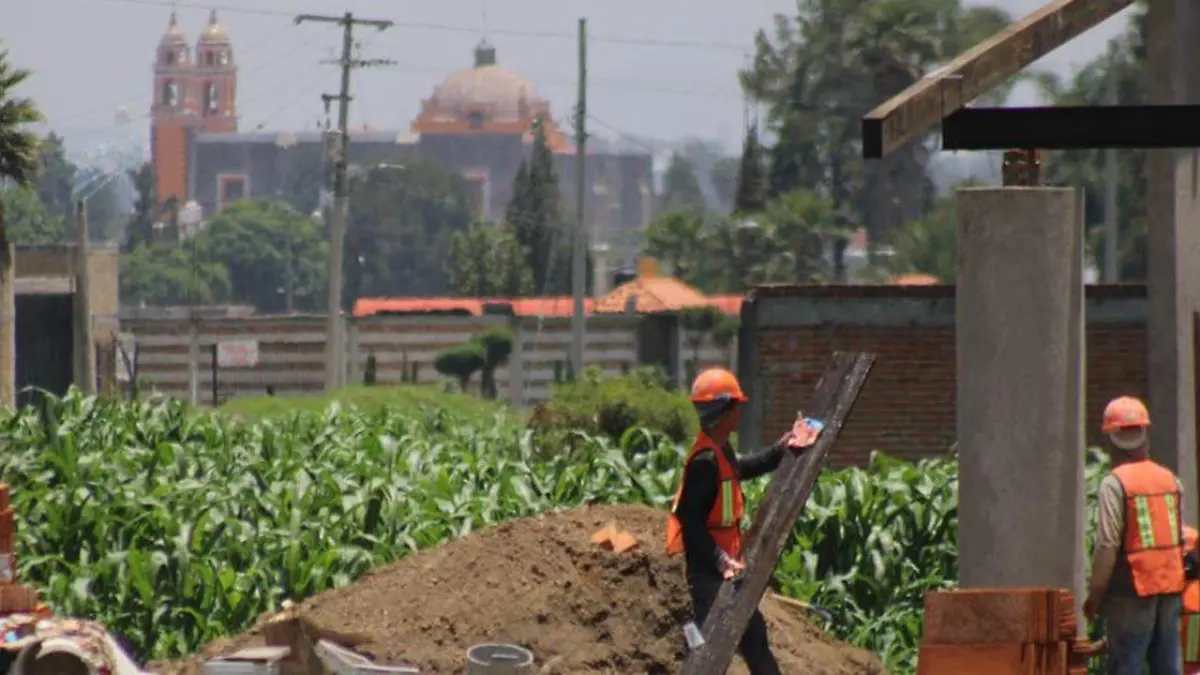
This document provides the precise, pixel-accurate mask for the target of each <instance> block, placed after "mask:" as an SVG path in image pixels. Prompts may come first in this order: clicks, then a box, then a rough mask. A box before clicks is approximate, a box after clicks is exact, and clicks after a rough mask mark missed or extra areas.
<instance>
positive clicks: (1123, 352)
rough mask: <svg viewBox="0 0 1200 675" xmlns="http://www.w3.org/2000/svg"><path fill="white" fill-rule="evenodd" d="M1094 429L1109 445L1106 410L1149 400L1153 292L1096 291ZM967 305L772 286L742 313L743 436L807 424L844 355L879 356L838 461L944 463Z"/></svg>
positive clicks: (940, 289) (905, 295)
mask: <svg viewBox="0 0 1200 675" xmlns="http://www.w3.org/2000/svg"><path fill="white" fill-rule="evenodd" d="M1085 321H1086V326H1087V328H1086V336H1085V342H1086V359H1085V361H1086V368H1085V377H1086V387H1087V389H1086V392H1087V394H1086V419H1087V427H1086V433H1087V440H1088V443H1089V445H1096V444H1099V443H1100V442H1101V438H1100V434H1099V433H1098V428H1099V424H1100V417H1101V414H1102V412H1103V408H1104V405H1105V403H1107V401H1108V400H1109V399H1110V398H1111V397H1113V396H1117V395H1120V394H1131V395H1134V396H1145V395H1146V391H1147V365H1146V329H1145V322H1146V295H1145V287H1144V286H1141V285H1121V286H1089V287H1088V288H1087V292H1086V303H1085ZM954 322H955V307H954V287H952V286H923V287H917V286H907V287H906V286H767V287H762V288H758V289H755V290H754V291H753V292H752V293H751V294H750V295H749V296H748V297H747V301H746V303H745V304H744V305H743V310H742V327H743V328H742V336H741V340H740V342H741V348H740V351H739V355H738V360H739V364H738V365H739V370H738V372H739V375H740V377H741V378H742V380H743V384H744V385H745V386H746V387H747V388H748V390H749V393H750V395H751V397H752V401H751V403H750V406H749V410H748V411H747V412H748V413H749V414H747V415H746V416H745V417H744V418H743V426H744V428H743V431H742V437H743V438H746V439H748V440H750V439H756V440H757V442H762V441H764V440H766V439H772V438H776V437H778V436H779V434H781V433H783V432H784V431H785V430H786V429H787V428H788V427H789V426H790V425H791V424H792V421H793V420H794V418H795V415H796V410H797V409H798V408H799V407H800V406H802V405H803V404H804V402H805V401H806V400H807V399H808V396H809V395H810V394H811V392H812V390H813V388H814V387H815V386H816V383H817V380H818V379H819V378H820V376H821V374H822V372H823V371H824V368H825V364H826V361H827V359H828V358H829V355H830V353H832V352H833V351H835V350H845V351H856V350H863V351H871V352H875V353H876V354H878V356H879V358H878V360H877V361H876V364H875V369H874V371H873V373H872V375H871V378H870V380H868V382H867V385H866V387H865V388H864V390H863V392H862V394H861V395H860V397H859V400H858V404H857V406H856V407H855V411H854V414H853V415H852V416H851V418H850V420H849V422H848V424H847V426H846V428H845V429H844V430H843V431H842V434H841V440H840V441H839V443H838V450H837V452H835V453H834V456H833V458H832V461H833V462H834V463H835V464H837V465H842V466H845V465H860V464H863V463H865V462H866V461H867V459H868V457H869V455H870V453H871V452H872V451H874V450H881V451H884V452H887V453H888V454H890V455H893V456H897V457H902V458H906V459H920V458H922V457H930V456H937V455H942V454H945V453H947V452H948V451H949V450H951V448H952V446H953V444H954V442H955V416H956V410H955V377H956V370H957V369H956V365H955V333H954Z"/></svg>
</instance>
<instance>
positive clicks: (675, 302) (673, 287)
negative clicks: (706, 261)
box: [596, 277, 712, 314]
mask: <svg viewBox="0 0 1200 675" xmlns="http://www.w3.org/2000/svg"><path fill="white" fill-rule="evenodd" d="M631 298H632V299H634V302H635V305H634V307H635V311H636V312H638V313H640V314H652V313H655V312H678V311H679V310H681V309H686V308H688V307H702V306H704V305H710V304H712V302H711V301H710V299H709V298H708V297H706V296H705V295H704V294H703V293H701V292H700V291H698V290H696V289H694V288H692V287H691V286H688V285H687V284H685V283H683V282H682V281H680V280H679V279H676V278H675V277H642V278H639V279H634V280H633V281H629V282H626V283H624V284H621V285H620V286H617V287H616V288H615V289H613V291H612V292H611V293H609V294H608V295H606V296H604V297H603V298H601V299H599V300H597V301H596V312H597V313H618V312H624V311H625V309H626V304H627V303H628V302H629V301H630V299H631Z"/></svg>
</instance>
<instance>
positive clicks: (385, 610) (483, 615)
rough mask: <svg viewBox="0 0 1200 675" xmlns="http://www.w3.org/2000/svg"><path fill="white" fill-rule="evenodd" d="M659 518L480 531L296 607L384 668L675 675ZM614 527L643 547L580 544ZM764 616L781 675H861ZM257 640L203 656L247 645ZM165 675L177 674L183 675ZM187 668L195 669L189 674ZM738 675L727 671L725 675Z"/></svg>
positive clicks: (821, 645) (830, 646) (669, 568)
mask: <svg viewBox="0 0 1200 675" xmlns="http://www.w3.org/2000/svg"><path fill="white" fill-rule="evenodd" d="M664 520H665V515H664V514H663V513H662V512H660V511H655V510H652V509H649V508H644V507H628V506H622V507H586V508H582V509H578V510H575V511H569V512H564V513H558V514H551V515H546V516H539V517H535V518H528V519H524V520H520V521H515V522H510V523H506V524H503V525H499V526H496V527H493V528H489V529H487V530H485V531H481V532H478V533H475V534H472V535H470V536H467V537H464V538H462V539H459V540H457V541H454V542H451V543H448V544H446V545H444V546H440V547H437V548H434V549H428V550H425V551H421V552H419V553H417V554H415V555H412V556H410V557H408V558H406V559H404V560H402V561H400V562H397V563H395V564H393V565H389V566H387V567H383V568H380V569H379V570H376V571H375V572H373V573H371V574H369V575H368V576H367V577H365V578H364V579H362V580H360V581H359V582H358V583H356V584H353V585H351V586H348V587H345V588H341V589H337V590H333V591H329V592H327V593H324V594H321V595H319V596H316V597H313V598H311V599H309V600H307V601H305V602H303V603H301V604H300V605H299V606H298V607H296V608H294V611H297V612H298V613H299V615H300V616H301V617H302V618H303V619H304V620H305V621H306V623H310V624H311V625H313V626H316V627H318V629H319V630H322V631H323V630H330V631H337V632H338V633H341V634H343V642H352V643H354V644H353V645H349V644H348V645H347V646H354V647H355V648H356V649H358V650H359V651H361V652H363V653H366V654H370V655H371V656H373V657H374V658H375V659H376V660H378V661H382V662H409V663H414V664H417V665H419V666H421V668H422V671H423V672H432V673H461V672H464V671H465V669H466V651H467V649H468V648H469V647H471V646H473V645H476V644H480V643H484V642H503V643H512V644H520V645H523V646H525V647H527V648H529V649H530V650H532V651H533V653H534V655H535V657H536V659H537V664H538V666H539V667H540V668H541V673H543V674H544V675H551V674H554V675H585V674H586V675H600V674H604V673H623V674H632V673H664V674H665V673H679V672H680V670H681V664H682V661H683V650H684V648H685V643H684V638H683V631H682V626H683V624H684V623H685V622H686V621H687V620H688V618H689V617H690V606H689V601H688V596H687V590H686V586H685V581H684V576H683V569H682V562H681V561H680V560H678V559H674V558H668V557H666V556H665V555H663V554H662V553H661V552H660V551H661V545H660V543H661V542H660V540H661V537H662V532H663V527H664ZM614 521H615V522H616V523H617V524H618V525H619V526H620V527H621V528H622V529H625V530H628V531H630V532H632V533H633V534H635V535H636V536H637V537H638V538H639V539H640V540H641V541H642V546H641V547H639V548H638V549H636V550H634V551H633V552H631V553H626V554H624V555H621V556H618V555H614V554H613V553H611V552H609V551H604V550H601V549H599V548H597V547H596V546H594V545H592V544H591V542H590V541H589V537H590V535H591V533H592V532H594V531H595V530H597V529H599V528H600V527H602V526H604V525H606V524H608V523H611V522H614ZM763 613H764V615H765V616H766V618H767V622H768V624H770V629H771V640H772V645H773V648H774V651H775V654H776V656H777V657H778V658H779V660H780V665H781V666H782V668H783V671H784V672H785V673H806V674H811V675H870V674H873V673H883V668H882V666H881V665H880V663H879V661H878V659H876V658H875V657H874V656H872V655H870V654H868V653H866V652H864V651H862V650H858V649H854V648H852V647H848V646H846V645H842V644H839V643H836V642H834V641H833V640H832V639H830V638H829V637H827V636H826V635H825V634H824V632H822V631H821V630H819V629H817V628H815V627H813V626H812V625H811V624H809V623H808V622H807V621H806V620H805V619H804V618H802V617H800V616H798V614H797V611H796V610H795V609H792V608H789V607H788V606H786V605H784V604H782V603H779V602H777V601H775V600H773V599H770V598H768V599H767V600H765V601H764V603H763ZM258 641H259V639H258V638H257V637H256V631H252V632H251V633H248V634H246V635H244V636H241V637H240V638H234V639H231V640H228V641H224V642H222V643H220V644H215V645H212V646H211V648H210V649H207V650H205V653H206V655H209V656H211V655H215V654H219V653H228V652H230V651H232V650H234V649H237V648H241V647H243V646H249V645H251V644H254V643H255V642H258ZM175 665H176V667H174V668H163V669H161V670H159V671H158V672H168V671H173V672H175V673H181V672H185V671H190V670H192V668H191V667H186V666H184V667H179V666H182V665H183V664H175ZM191 665H193V667H194V663H193V664H191ZM731 672H734V673H745V672H746V670H745V668H744V667H743V666H742V665H741V663H740V662H739V661H735V666H734V668H733V669H732V670H731Z"/></svg>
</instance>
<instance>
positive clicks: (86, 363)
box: [72, 200, 96, 394]
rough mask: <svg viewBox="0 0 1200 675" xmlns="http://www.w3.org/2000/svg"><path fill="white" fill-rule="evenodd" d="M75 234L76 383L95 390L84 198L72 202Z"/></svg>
mask: <svg viewBox="0 0 1200 675" xmlns="http://www.w3.org/2000/svg"><path fill="white" fill-rule="evenodd" d="M75 226H76V238H75V248H74V250H73V254H74V255H73V260H72V262H73V268H74V277H75V293H74V296H73V300H74V309H75V317H74V327H75V339H74V342H75V386H77V387H79V388H80V389H81V390H82V391H83V393H85V394H94V393H96V340H95V338H94V337H93V335H92V286H91V282H90V277H91V270H90V269H89V262H90V261H89V260H88V248H89V245H88V223H87V209H86V208H85V206H84V202H83V200H79V201H78V202H76V204H75Z"/></svg>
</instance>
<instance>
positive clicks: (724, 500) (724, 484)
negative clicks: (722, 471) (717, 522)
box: [721, 480, 737, 527]
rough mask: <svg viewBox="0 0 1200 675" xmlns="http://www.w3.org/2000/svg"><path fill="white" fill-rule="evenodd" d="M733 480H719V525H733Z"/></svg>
mask: <svg viewBox="0 0 1200 675" xmlns="http://www.w3.org/2000/svg"><path fill="white" fill-rule="evenodd" d="M736 524H737V523H736V522H735V521H734V519H733V481H731V480H723V481H721V527H733V526H734V525H736Z"/></svg>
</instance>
